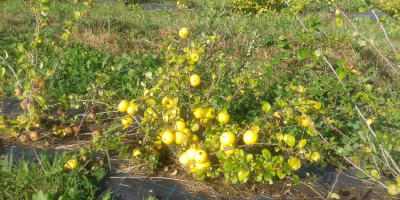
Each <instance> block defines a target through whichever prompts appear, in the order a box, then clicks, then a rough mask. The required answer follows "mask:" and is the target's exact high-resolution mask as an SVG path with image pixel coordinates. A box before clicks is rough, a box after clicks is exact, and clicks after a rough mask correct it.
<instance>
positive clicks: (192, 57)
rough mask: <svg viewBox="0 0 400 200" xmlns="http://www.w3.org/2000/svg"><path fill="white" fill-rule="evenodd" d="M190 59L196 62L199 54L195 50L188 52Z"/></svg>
mask: <svg viewBox="0 0 400 200" xmlns="http://www.w3.org/2000/svg"><path fill="white" fill-rule="evenodd" d="M190 60H192V61H193V62H198V61H199V60H200V56H199V54H198V53H196V52H192V53H190Z"/></svg>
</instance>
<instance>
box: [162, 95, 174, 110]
mask: <svg viewBox="0 0 400 200" xmlns="http://www.w3.org/2000/svg"><path fill="white" fill-rule="evenodd" d="M162 104H163V106H164V108H166V109H171V108H173V107H174V100H173V99H171V98H168V97H164V98H163V100H162Z"/></svg>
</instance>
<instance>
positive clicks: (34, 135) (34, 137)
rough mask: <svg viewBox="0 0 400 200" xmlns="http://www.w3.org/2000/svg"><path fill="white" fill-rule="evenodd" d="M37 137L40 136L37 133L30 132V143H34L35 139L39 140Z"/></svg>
mask: <svg viewBox="0 0 400 200" xmlns="http://www.w3.org/2000/svg"><path fill="white" fill-rule="evenodd" d="M39 137H40V134H39V132H37V131H32V132H31V133H30V134H29V138H30V139H31V140H32V141H36V140H37V139H39Z"/></svg>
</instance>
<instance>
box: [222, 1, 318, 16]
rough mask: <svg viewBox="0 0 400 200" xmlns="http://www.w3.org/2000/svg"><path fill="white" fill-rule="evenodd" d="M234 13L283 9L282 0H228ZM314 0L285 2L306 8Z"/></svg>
mask: <svg viewBox="0 0 400 200" xmlns="http://www.w3.org/2000/svg"><path fill="white" fill-rule="evenodd" d="M229 1H230V3H231V5H232V7H233V9H234V10H235V11H236V12H239V13H242V14H245V13H263V12H266V11H267V10H275V9H280V8H282V7H284V1H282V0H229ZM311 1H315V0H287V2H289V3H291V4H294V5H296V6H307V5H309V4H310V3H311Z"/></svg>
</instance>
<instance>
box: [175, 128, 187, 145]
mask: <svg viewBox="0 0 400 200" xmlns="http://www.w3.org/2000/svg"><path fill="white" fill-rule="evenodd" d="M185 136H186V135H185V133H183V132H180V131H177V132H176V133H175V144H182V143H183V142H184V139H185V138H184V137H185ZM186 140H187V139H186Z"/></svg>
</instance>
